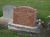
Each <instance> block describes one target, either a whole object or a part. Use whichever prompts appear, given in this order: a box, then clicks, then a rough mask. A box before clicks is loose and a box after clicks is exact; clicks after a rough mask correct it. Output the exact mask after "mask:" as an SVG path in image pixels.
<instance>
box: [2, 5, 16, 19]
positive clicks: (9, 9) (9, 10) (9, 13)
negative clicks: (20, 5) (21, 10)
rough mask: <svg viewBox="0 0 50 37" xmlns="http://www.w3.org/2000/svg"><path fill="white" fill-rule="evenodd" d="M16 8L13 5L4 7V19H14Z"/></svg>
mask: <svg viewBox="0 0 50 37" xmlns="http://www.w3.org/2000/svg"><path fill="white" fill-rule="evenodd" d="M15 7H16V6H13V5H5V6H3V17H4V18H7V19H12V18H13V10H14V8H15Z"/></svg>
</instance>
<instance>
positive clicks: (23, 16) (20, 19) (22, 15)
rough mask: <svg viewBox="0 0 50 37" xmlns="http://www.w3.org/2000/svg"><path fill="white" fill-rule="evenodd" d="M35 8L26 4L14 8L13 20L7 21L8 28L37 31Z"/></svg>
mask: <svg viewBox="0 0 50 37" xmlns="http://www.w3.org/2000/svg"><path fill="white" fill-rule="evenodd" d="M36 16H37V11H36V9H34V8H32V7H28V6H19V7H16V8H14V12H13V18H12V19H13V21H9V23H8V28H9V29H12V30H19V31H27V32H38V31H37V29H38V26H36Z"/></svg>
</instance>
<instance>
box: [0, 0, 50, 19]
mask: <svg viewBox="0 0 50 37" xmlns="http://www.w3.org/2000/svg"><path fill="white" fill-rule="evenodd" d="M9 4H10V5H16V6H31V7H33V8H35V9H37V11H38V16H39V17H40V18H41V19H42V20H45V17H47V16H48V15H50V0H0V16H1V15H2V7H3V6H4V5H9Z"/></svg>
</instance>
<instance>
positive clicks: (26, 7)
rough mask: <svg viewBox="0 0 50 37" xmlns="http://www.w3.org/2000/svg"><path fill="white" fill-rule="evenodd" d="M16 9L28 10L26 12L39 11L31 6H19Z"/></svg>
mask: <svg viewBox="0 0 50 37" xmlns="http://www.w3.org/2000/svg"><path fill="white" fill-rule="evenodd" d="M16 9H19V10H22V9H26V10H33V11H35V12H36V11H37V9H34V8H32V7H29V6H19V7H17V8H16Z"/></svg>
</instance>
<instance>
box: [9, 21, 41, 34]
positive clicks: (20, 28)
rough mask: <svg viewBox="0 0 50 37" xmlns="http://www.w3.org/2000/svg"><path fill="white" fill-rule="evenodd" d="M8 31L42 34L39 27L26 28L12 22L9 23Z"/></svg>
mask: <svg viewBox="0 0 50 37" xmlns="http://www.w3.org/2000/svg"><path fill="white" fill-rule="evenodd" d="M8 29H11V30H18V31H26V32H33V33H39V32H40V28H38V26H35V27H30V26H24V25H19V24H13V23H12V21H10V22H9V23H8Z"/></svg>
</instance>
